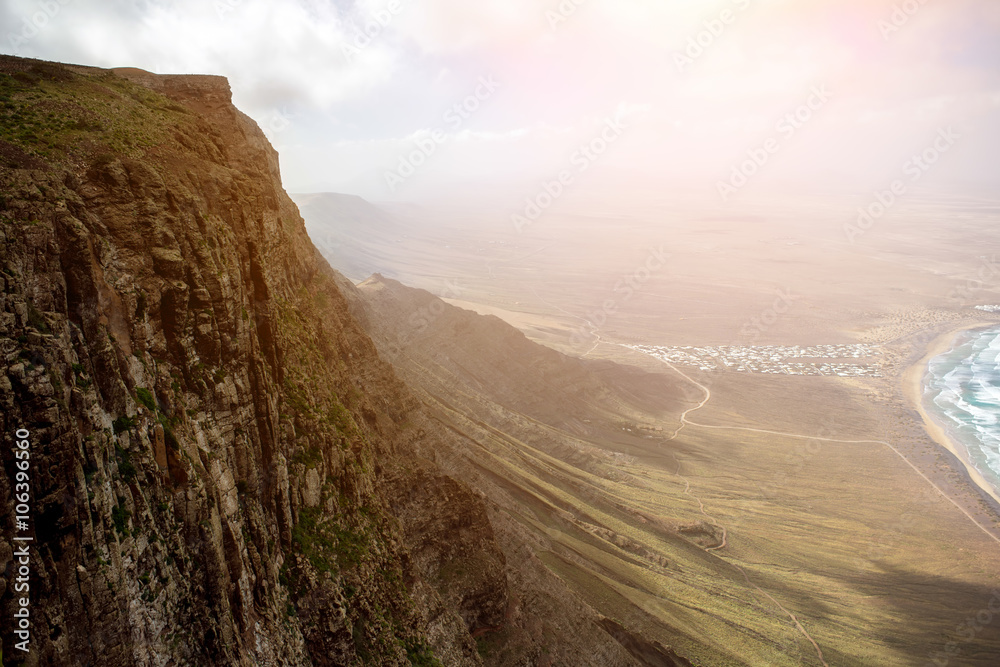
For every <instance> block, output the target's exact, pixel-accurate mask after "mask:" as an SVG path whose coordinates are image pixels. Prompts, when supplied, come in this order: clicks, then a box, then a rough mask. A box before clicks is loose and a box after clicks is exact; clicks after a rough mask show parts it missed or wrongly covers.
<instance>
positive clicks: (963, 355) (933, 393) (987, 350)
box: [924, 329, 1000, 491]
mask: <svg viewBox="0 0 1000 667" xmlns="http://www.w3.org/2000/svg"><path fill="white" fill-rule="evenodd" d="M924 404H925V406H926V407H927V409H928V410H929V411H930V413H931V415H932V417H934V418H935V420H936V421H937V422H938V423H939V424H941V425H942V426H944V427H945V430H946V431H947V432H948V435H949V436H951V438H952V439H953V440H954V441H955V442H956V444H958V445H959V446H961V447H964V448H965V450H966V451H967V452H968V454H969V460H970V462H971V463H972V465H974V466H975V467H976V469H977V470H979V472H980V473H982V475H983V477H984V478H985V479H986V481H987V482H988V483H989V484H990V485H991V486H992V487H993V488H994V489H995V490H997V491H1000V329H989V330H985V331H969V332H965V333H963V334H961V335H960V336H959V338H958V339H957V341H956V342H955V345H954V347H952V349H951V350H949V351H948V352H946V353H945V354H942V355H940V356H937V357H934V358H933V359H931V361H930V363H929V364H928V372H927V375H926V376H925V379H924Z"/></svg>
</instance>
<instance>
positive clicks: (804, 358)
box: [628, 343, 882, 377]
mask: <svg viewBox="0 0 1000 667" xmlns="http://www.w3.org/2000/svg"><path fill="white" fill-rule="evenodd" d="M628 347H630V348H631V349H633V350H636V351H638V352H642V353H643V354H648V355H650V356H653V357H656V358H657V359H660V360H662V361H666V362H669V363H672V364H681V365H684V366H696V367H698V368H699V369H701V370H703V371H717V370H732V371H737V372H740V373H774V374H783V375H823V376H833V375H837V376H840V377H882V372H881V365H880V364H879V363H878V362H877V361H875V362H873V360H874V359H875V358H876V357H880V356H881V354H882V349H881V347H880V346H878V345H868V344H861V343H856V344H849V345H809V346H799V345H759V346H753V345H720V346H712V347H690V346H682V347H663V346H658V345H629V346H628ZM862 360H864V361H866V362H868V363H861V361H862Z"/></svg>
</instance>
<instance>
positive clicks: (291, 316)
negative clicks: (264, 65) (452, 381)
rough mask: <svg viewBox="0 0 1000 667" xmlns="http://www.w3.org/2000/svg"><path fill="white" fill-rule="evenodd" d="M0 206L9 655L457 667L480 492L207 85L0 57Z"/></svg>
mask: <svg viewBox="0 0 1000 667" xmlns="http://www.w3.org/2000/svg"><path fill="white" fill-rule="evenodd" d="M0 221H2V225H0V272H2V275H0V361H2V363H3V367H4V370H5V372H4V373H3V374H2V375H0V405H2V412H0V428H2V431H3V434H4V438H5V443H7V445H8V446H5V447H4V448H3V454H2V458H3V462H4V468H5V470H4V474H3V475H0V501H2V503H3V505H2V507H3V509H4V511H5V514H4V516H12V515H13V507H14V503H13V491H14V489H13V473H14V470H15V467H14V461H15V459H14V453H13V450H12V449H11V447H10V446H9V444H10V442H11V440H12V439H13V435H14V433H15V431H16V430H17V429H20V428H25V429H29V430H30V432H31V436H30V440H31V459H30V461H31V468H30V474H31V484H32V510H31V525H32V530H33V535H34V537H35V540H36V541H35V542H34V545H33V557H32V565H31V567H32V574H31V576H32V578H31V593H30V595H31V614H32V639H31V651H30V653H29V654H28V656H27V660H26V663H25V664H55V665H132V664H139V665H169V664H199V665H206V664H220V665H222V664H243V665H306V664H316V665H333V664H378V665H390V664H423V665H431V664H438V662H437V661H438V660H440V661H441V662H443V663H444V664H448V665H475V664H481V659H480V657H479V655H478V653H477V651H476V646H475V642H474V641H473V640H472V635H473V634H474V633H477V632H479V631H482V630H483V629H486V628H490V627H494V626H498V625H500V624H501V623H503V617H504V612H505V610H506V608H507V588H506V586H507V584H506V579H505V575H504V568H505V563H504V557H503V554H502V553H501V551H500V549H499V548H498V546H497V544H496V542H495V540H494V536H493V532H492V528H491V527H490V523H489V521H488V519H487V518H486V517H487V515H486V509H485V507H484V505H483V504H482V501H480V500H479V498H478V497H477V496H476V495H474V494H473V493H471V492H470V491H469V490H468V488H467V487H466V486H464V485H463V484H460V483H458V482H455V481H453V480H451V479H449V478H447V477H445V476H444V475H443V474H442V473H441V472H440V470H438V469H437V468H435V467H434V466H433V465H432V464H430V463H428V462H426V461H424V460H422V459H419V458H417V457H416V456H415V455H414V453H413V452H414V451H416V449H417V448H418V445H421V443H420V442H419V440H420V439H421V438H427V437H429V436H428V435H427V434H428V433H434V432H436V431H435V428H436V427H434V425H433V424H428V420H427V418H426V417H425V416H424V414H423V412H422V411H421V409H420V407H419V405H418V403H417V401H416V400H415V399H414V398H413V397H412V396H411V395H410V393H409V392H408V390H407V389H406V387H405V386H404V385H402V384H401V383H400V382H399V381H398V380H397V378H396V377H395V375H394V373H393V371H392V369H391V367H389V366H388V365H387V364H385V363H384V362H383V361H381V360H380V358H379V356H378V354H377V353H376V350H375V347H374V345H373V344H372V342H371V340H370V339H369V337H368V336H367V334H366V333H365V332H364V331H363V330H362V329H361V328H360V327H359V326H358V324H357V322H356V320H355V319H354V318H353V317H352V315H351V314H350V312H349V308H348V305H347V303H346V302H345V300H344V298H343V296H342V295H341V292H340V291H339V289H338V287H337V283H338V281H339V280H342V279H341V278H340V277H339V276H337V275H336V274H335V273H334V272H333V271H332V270H331V269H330V268H329V266H328V265H327V264H326V262H325V261H323V260H322V259H321V258H320V257H319V255H318V253H317V252H316V250H315V249H314V248H313V246H312V244H311V243H310V242H309V239H308V237H307V236H306V233H305V229H304V226H303V223H302V220H301V218H300V217H299V215H298V212H297V210H296V208H295V206H294V205H293V204H292V203H291V201H290V200H289V199H288V197H287V196H286V195H285V193H284V191H283V190H282V189H281V186H280V179H279V172H278V160H277V156H276V154H275V152H274V151H273V149H272V148H271V147H270V145H269V144H268V142H267V140H266V139H265V137H264V135H263V134H262V133H261V131H260V130H259V128H258V127H257V126H256V125H255V124H254V123H253V122H252V121H251V120H250V119H249V118H247V117H246V116H244V115H243V114H241V113H240V112H239V111H238V110H236V109H235V107H233V106H232V103H231V100H230V93H229V88H228V85H227V83H226V82H225V80H224V79H220V78H217V77H188V76H183V77H168V76H154V75H150V74H148V73H145V72H141V71H137V70H117V71H104V70H94V69H86V68H74V67H68V66H59V65H53V64H47V63H37V62H32V61H25V60H21V59H15V58H6V57H4V58H0ZM421 446H423V447H426V446H427V444H426V443H423V444H422V445H421ZM5 530H6V528H5ZM10 544H11V542H10V540H8V539H7V538H6V536H5V538H4V539H3V540H2V541H0V613H2V615H3V617H4V618H5V619H9V618H11V617H12V614H13V612H14V610H15V605H16V600H15V598H16V597H17V596H15V595H14V592H13V588H12V583H13V582H12V579H13V577H14V575H15V572H16V568H15V561H14V558H13V552H12V548H11V546H10ZM14 641H15V638H14V637H12V636H11V635H10V633H7V632H5V633H4V635H3V642H4V645H3V655H4V657H5V658H6V660H7V661H8V663H9V662H12V661H15V660H17V659H18V658H19V657H20V656H21V655H22V654H21V653H20V652H19V651H17V650H15V648H14V646H13V642H14Z"/></svg>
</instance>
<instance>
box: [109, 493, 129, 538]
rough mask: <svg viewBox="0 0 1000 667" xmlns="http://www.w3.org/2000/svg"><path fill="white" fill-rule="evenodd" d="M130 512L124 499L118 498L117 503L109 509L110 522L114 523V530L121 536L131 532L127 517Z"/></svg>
mask: <svg viewBox="0 0 1000 667" xmlns="http://www.w3.org/2000/svg"><path fill="white" fill-rule="evenodd" d="M130 516H132V513H131V512H129V511H128V509H126V507H125V499H124V498H119V499H118V504H117V505H115V508H114V509H113V510H111V522H112V523H114V524H115V530H117V531H118V534H119V535H121V536H122V537H128V536H129V535H130V534H131V533H129V530H128V519H129V517H130Z"/></svg>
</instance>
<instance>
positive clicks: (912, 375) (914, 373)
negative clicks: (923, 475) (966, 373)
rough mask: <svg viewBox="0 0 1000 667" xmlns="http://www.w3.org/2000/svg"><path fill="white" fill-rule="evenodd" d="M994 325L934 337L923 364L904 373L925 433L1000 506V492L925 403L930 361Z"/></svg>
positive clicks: (973, 326)
mask: <svg viewBox="0 0 1000 667" xmlns="http://www.w3.org/2000/svg"><path fill="white" fill-rule="evenodd" d="M994 326H995V324H986V323H979V324H970V325H967V326H964V327H960V328H958V329H952V330H951V331H948V332H946V333H943V334H941V335H940V336H938V337H937V338H935V339H934V340H933V341H932V342H931V344H930V345H928V346H927V350H926V353H925V354H924V356H923V357H921V359H920V361H918V362H917V363H916V364H914V365H912V366H910V367H909V368H907V369H906V370H905V371H904V372H903V394H904V395H905V396H906V398H907V399H908V400H909V401H910V403H911V404H913V406H914V407H915V408H916V409H917V412H918V413H920V418H921V419H922V420H923V422H924V430H925V431H927V434H928V435H929V436H930V437H931V438H932V439H933V440H934V441H935V442H937V443H938V444H939V445H941V446H942V447H944V448H945V449H946V450H948V451H949V452H951V453H952V454H953V455H954V456H955V458H957V459H958V460H959V461H961V462H962V465H964V466H965V469H966V472H967V473H968V475H969V478H970V479H972V481H973V483H974V484H975V485H976V486H978V487H979V488H980V489H981V490H982V491H984V492H985V493H986V494H987V495H989V496H990V497H992V498H993V499H994V500H995V501H996V502H997V503H998V504H1000V493H998V492H997V491H996V490H995V489H994V488H993V487H992V486H991V485H990V483H989V482H987V481H986V479H985V478H984V477H983V475H982V473H981V472H979V470H977V469H976V467H975V466H974V465H972V462H971V461H970V460H969V455H968V453H967V452H966V450H965V447H964V446H963V445H962V444H961V443H958V442H955V441H954V440H953V439H952V438H951V437H950V436H949V435H948V433H947V432H946V431H945V429H944V427H943V426H941V425H940V424H938V423H937V422H936V421H935V420H934V418H933V417H932V416H931V415H930V414H929V413H928V412H927V410H926V409H925V408H924V400H923V399H924V376H925V375H926V374H927V366H928V364H929V363H930V361H931V359H933V358H934V357H937V356H939V355H941V354H945V353H946V352H948V351H949V350H950V349H951V348H952V343H953V342H954V341H955V339H956V338H957V337H958V335H959V334H962V333H964V332H966V331H972V330H974V329H986V328H991V327H994Z"/></svg>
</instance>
